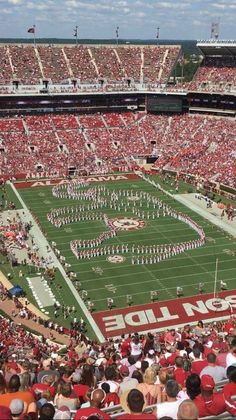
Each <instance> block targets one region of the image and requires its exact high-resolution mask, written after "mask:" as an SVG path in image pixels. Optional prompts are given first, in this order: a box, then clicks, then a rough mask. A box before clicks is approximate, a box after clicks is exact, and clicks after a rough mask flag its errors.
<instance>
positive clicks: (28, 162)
mask: <svg viewBox="0 0 236 420" xmlns="http://www.w3.org/2000/svg"><path fill="white" fill-rule="evenodd" d="M0 133H1V134H0V163H1V164H0V170H1V173H0V175H2V176H6V177H8V178H11V177H21V178H25V177H26V178H34V177H47V176H65V175H67V174H68V173H69V170H70V168H74V169H76V170H86V172H87V173H96V172H97V173H104V172H107V171H113V170H114V169H115V170H117V168H119V167H123V166H125V165H126V166H127V160H131V161H132V159H133V158H135V157H142V156H144V157H145V156H150V155H151V156H156V157H157V158H158V159H157V161H156V163H155V168H156V169H158V170H162V169H171V170H175V171H177V172H183V173H188V174H191V175H194V176H196V177H200V178H203V179H206V180H209V181H211V180H214V181H215V182H220V183H223V184H226V185H228V186H231V187H235V186H236V181H235V180H236V176H235V175H236V169H235V145H234V143H235V136H236V128H235V123H234V121H233V120H232V119H231V118H223V117H219V118H218V117H209V116H206V115H197V114H196V115H173V116H168V115H151V114H145V113H142V112H138V113H133V112H130V113H129V112H124V113H109V114H100V113H98V114H93V115H82V116H74V115H50V116H47V115H44V116H25V117H22V118H20V117H15V118H2V119H0ZM133 163H134V161H133Z"/></svg>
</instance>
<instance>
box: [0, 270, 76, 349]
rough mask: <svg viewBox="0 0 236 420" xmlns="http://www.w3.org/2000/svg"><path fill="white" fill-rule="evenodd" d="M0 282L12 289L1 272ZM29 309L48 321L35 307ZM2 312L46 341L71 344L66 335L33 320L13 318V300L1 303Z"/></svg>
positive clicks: (30, 305)
mask: <svg viewBox="0 0 236 420" xmlns="http://www.w3.org/2000/svg"><path fill="white" fill-rule="evenodd" d="M0 281H1V282H2V283H3V285H4V286H5V287H6V288H7V289H9V288H11V287H12V284H11V283H10V282H9V281H8V280H7V279H6V277H5V276H4V275H3V274H2V273H1V272H0ZM28 308H29V310H30V311H32V312H33V313H35V314H36V315H37V316H40V317H41V318H44V319H47V318H48V317H46V316H45V315H44V314H43V313H41V312H40V311H39V310H38V309H37V308H36V307H35V306H34V305H32V304H29V305H28ZM1 310H2V311H3V312H4V313H5V314H6V315H7V316H8V317H9V318H11V319H12V320H13V321H14V322H15V323H16V324H18V325H22V326H24V327H26V329H27V328H28V329H30V330H33V331H35V333H36V334H37V335H38V334H40V335H42V336H43V337H44V338H45V339H47V338H48V339H50V340H51V341H55V342H57V343H60V344H66V345H67V346H68V345H69V343H70V338H69V337H68V336H66V335H63V334H59V333H57V332H56V331H54V330H50V329H49V328H45V327H43V326H42V325H39V324H37V323H36V322H34V321H32V320H31V319H25V318H21V317H20V316H18V315H16V316H13V315H12V314H13V312H14V311H15V310H16V307H15V304H14V302H13V301H12V300H9V299H6V300H4V301H1Z"/></svg>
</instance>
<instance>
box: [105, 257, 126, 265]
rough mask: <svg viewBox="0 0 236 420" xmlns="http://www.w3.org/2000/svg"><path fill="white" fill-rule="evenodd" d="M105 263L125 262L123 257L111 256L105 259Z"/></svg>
mask: <svg viewBox="0 0 236 420" xmlns="http://www.w3.org/2000/svg"><path fill="white" fill-rule="evenodd" d="M107 261H108V262H110V263H113V264H120V263H123V262H124V261H125V257H122V255H111V256H110V257H107Z"/></svg>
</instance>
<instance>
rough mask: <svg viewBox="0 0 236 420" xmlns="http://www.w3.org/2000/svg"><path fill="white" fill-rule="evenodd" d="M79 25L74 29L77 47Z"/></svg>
mask: <svg viewBox="0 0 236 420" xmlns="http://www.w3.org/2000/svg"><path fill="white" fill-rule="evenodd" d="M78 29H79V27H78V25H76V27H75V29H74V37H75V43H76V45H78Z"/></svg>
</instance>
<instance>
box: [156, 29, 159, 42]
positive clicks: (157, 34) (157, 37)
mask: <svg viewBox="0 0 236 420" xmlns="http://www.w3.org/2000/svg"><path fill="white" fill-rule="evenodd" d="M156 39H157V44H158V43H159V39H160V27H159V26H158V27H157V33H156Z"/></svg>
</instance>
